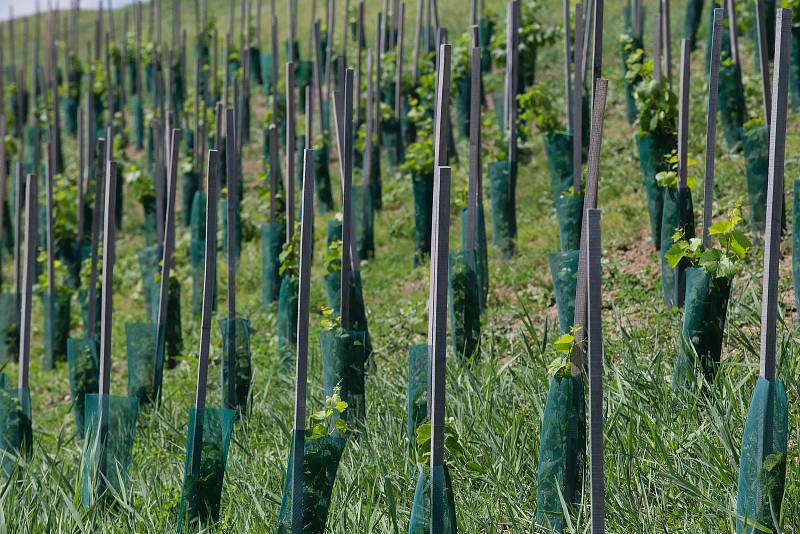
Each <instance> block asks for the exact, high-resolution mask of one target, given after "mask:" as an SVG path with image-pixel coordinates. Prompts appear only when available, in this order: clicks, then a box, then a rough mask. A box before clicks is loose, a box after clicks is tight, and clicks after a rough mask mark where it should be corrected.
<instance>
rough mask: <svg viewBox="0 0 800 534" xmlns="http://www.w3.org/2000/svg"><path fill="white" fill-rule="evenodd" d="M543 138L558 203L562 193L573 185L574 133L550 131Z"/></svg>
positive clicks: (555, 200) (548, 167) (551, 184)
mask: <svg viewBox="0 0 800 534" xmlns="http://www.w3.org/2000/svg"><path fill="white" fill-rule="evenodd" d="M542 140H543V142H544V154H545V157H546V158H547V172H548V173H549V174H550V186H551V188H552V190H553V204H554V205H556V204H557V203H558V199H559V198H560V197H561V194H562V193H563V192H564V191H566V190H567V189H569V188H570V187H572V133H571V132H548V133H545V134H542Z"/></svg>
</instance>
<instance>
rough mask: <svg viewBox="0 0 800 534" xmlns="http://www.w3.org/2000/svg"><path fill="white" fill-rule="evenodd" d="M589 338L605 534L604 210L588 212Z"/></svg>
mask: <svg viewBox="0 0 800 534" xmlns="http://www.w3.org/2000/svg"><path fill="white" fill-rule="evenodd" d="M586 218H587V220H586V229H585V231H587V233H588V235H589V240H588V241H587V245H588V250H587V258H588V261H587V270H586V271H587V273H586V274H587V278H588V286H587V293H588V297H589V305H588V314H587V315H588V318H589V320H588V325H587V326H588V336H589V451H590V459H589V461H590V468H589V478H590V483H591V497H590V498H591V507H592V534H604V533H605V509H606V507H605V496H606V484H605V473H604V471H605V469H604V462H603V323H602V308H603V297H602V289H601V286H602V268H601V265H600V259H601V256H602V249H601V246H600V242H601V237H600V210H598V209H589V210H587V211H586Z"/></svg>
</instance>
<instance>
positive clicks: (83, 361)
mask: <svg viewBox="0 0 800 534" xmlns="http://www.w3.org/2000/svg"><path fill="white" fill-rule="evenodd" d="M67 372H68V373H69V394H70V397H71V398H72V418H73V419H74V420H75V428H76V429H77V431H78V436H79V437H81V438H83V437H84V435H83V432H84V429H85V425H84V420H83V416H84V414H85V413H86V395H88V394H90V393H97V388H98V382H99V378H100V362H99V361H98V358H97V345H96V344H95V343H94V341H93V340H91V339H89V338H85V337H84V338H69V339H68V340H67Z"/></svg>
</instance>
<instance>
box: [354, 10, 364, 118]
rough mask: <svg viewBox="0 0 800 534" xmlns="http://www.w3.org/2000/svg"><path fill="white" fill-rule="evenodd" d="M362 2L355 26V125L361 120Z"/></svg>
mask: <svg viewBox="0 0 800 534" xmlns="http://www.w3.org/2000/svg"><path fill="white" fill-rule="evenodd" d="M363 45H364V1H363V0H361V1H359V3H358V25H357V26H356V73H355V77H356V79H355V91H356V96H355V100H354V102H353V116H354V118H355V121H356V124H358V123H359V121H360V119H361V72H362V69H361V56H362V50H363V48H364V46H363Z"/></svg>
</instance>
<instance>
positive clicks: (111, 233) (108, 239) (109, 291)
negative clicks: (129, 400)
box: [89, 161, 117, 427]
mask: <svg viewBox="0 0 800 534" xmlns="http://www.w3.org/2000/svg"><path fill="white" fill-rule="evenodd" d="M116 173H117V164H116V163H115V162H113V161H108V162H106V175H105V182H106V187H105V207H104V209H103V294H102V297H101V307H100V312H101V316H100V382H99V386H98V391H99V392H100V394H101V395H104V396H107V395H108V394H109V390H110V385H111V384H110V377H111V326H112V318H113V313H112V312H113V295H114V290H113V288H114V252H115V251H114V240H115V234H116V224H114V211H115V209H116V198H117V197H116V195H117V180H116ZM92 304H93V303H91V302H90V303H89V306H90V307H91V306H92ZM104 411H105V410H101V414H100V415H101V427H102V426H104V425H103V424H102V422H103V419H104V417H103V416H104V415H105V416H107V414H104V413H103V412H104Z"/></svg>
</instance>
